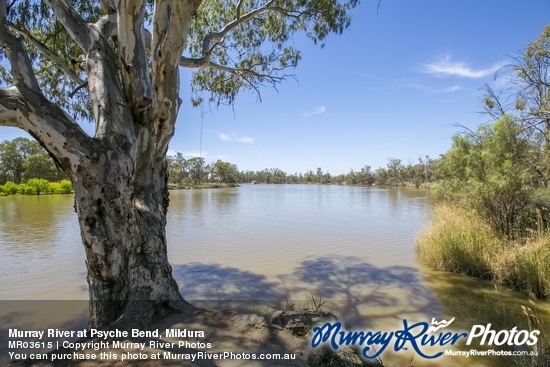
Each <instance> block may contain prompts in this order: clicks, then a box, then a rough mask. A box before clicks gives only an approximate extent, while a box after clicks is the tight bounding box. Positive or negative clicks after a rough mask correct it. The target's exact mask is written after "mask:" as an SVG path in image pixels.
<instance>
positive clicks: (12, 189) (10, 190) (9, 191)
mask: <svg viewBox="0 0 550 367" xmlns="http://www.w3.org/2000/svg"><path fill="white" fill-rule="evenodd" d="M2 191H3V192H4V195H16V194H17V184H15V183H14V182H12V181H8V182H6V183H5V184H4V185H3V186H2Z"/></svg>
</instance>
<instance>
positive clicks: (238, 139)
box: [217, 132, 256, 144]
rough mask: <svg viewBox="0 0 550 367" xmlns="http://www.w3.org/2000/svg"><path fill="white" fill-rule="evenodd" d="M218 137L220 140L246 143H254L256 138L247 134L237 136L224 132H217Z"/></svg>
mask: <svg viewBox="0 0 550 367" xmlns="http://www.w3.org/2000/svg"><path fill="white" fill-rule="evenodd" d="M217 134H218V137H219V138H220V140H222V141H232V142H236V143H246V144H254V143H255V142H256V139H254V138H251V137H248V136H243V137H241V136H239V135H237V134H236V133H224V132H218V133H217Z"/></svg>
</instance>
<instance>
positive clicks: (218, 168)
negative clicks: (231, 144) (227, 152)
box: [211, 159, 239, 184]
mask: <svg viewBox="0 0 550 367" xmlns="http://www.w3.org/2000/svg"><path fill="white" fill-rule="evenodd" d="M211 175H212V177H213V180H214V181H215V182H219V183H226V184H236V183H237V182H238V180H239V169H238V168H237V166H236V165H234V164H231V163H229V162H224V161H222V160H220V159H218V160H217V161H216V162H215V163H214V164H213V165H212V171H211Z"/></svg>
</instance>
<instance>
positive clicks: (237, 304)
mask: <svg viewBox="0 0 550 367" xmlns="http://www.w3.org/2000/svg"><path fill="white" fill-rule="evenodd" d="M172 274H173V276H174V279H176V281H177V283H178V285H179V289H180V292H181V293H182V295H183V296H184V297H185V299H186V300H188V301H189V302H190V303H191V304H193V305H195V306H196V307H201V308H208V309H234V310H237V311H248V312H250V311H251V310H254V311H258V309H255V307H256V306H258V304H259V303H262V304H265V303H266V302H268V300H278V299H281V298H284V295H283V294H281V293H279V292H278V288H279V285H278V284H277V283H276V282H273V281H269V280H268V279H267V278H266V277H265V276H264V275H261V274H254V273H252V272H249V271H245V270H239V269H237V268H232V267H224V266H222V265H219V264H200V263H191V264H186V265H176V266H173V270H172ZM258 307H261V306H258Z"/></svg>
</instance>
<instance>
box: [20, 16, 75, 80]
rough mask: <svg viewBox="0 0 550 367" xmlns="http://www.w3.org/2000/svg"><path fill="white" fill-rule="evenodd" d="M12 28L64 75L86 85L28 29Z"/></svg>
mask: <svg viewBox="0 0 550 367" xmlns="http://www.w3.org/2000/svg"><path fill="white" fill-rule="evenodd" d="M10 27H11V28H12V29H13V30H15V31H16V32H17V33H19V34H20V35H22V36H23V37H25V38H26V39H27V40H28V41H29V42H30V43H31V44H32V45H33V46H34V47H36V49H37V50H38V51H39V52H41V53H42V54H43V55H44V56H46V57H47V58H48V59H50V61H52V62H53V63H54V64H55V66H57V67H58V68H59V69H60V70H61V71H62V72H63V74H65V75H66V76H67V77H69V78H70V79H71V80H72V81H73V82H74V83H76V84H78V85H83V84H85V83H86V81H84V80H83V79H82V78H80V77H79V76H78V74H76V73H75V72H74V71H73V70H72V69H71V68H69V67H68V66H67V65H66V64H65V63H64V62H63V61H61V59H60V58H59V57H58V56H57V55H56V54H54V53H53V52H52V51H51V50H50V49H49V48H48V47H46V45H44V44H43V43H42V42H40V41H39V40H37V39H36V38H35V37H34V36H33V35H32V34H31V33H30V32H29V31H27V30H26V29H24V28H22V27H19V26H17V25H15V24H10Z"/></svg>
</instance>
